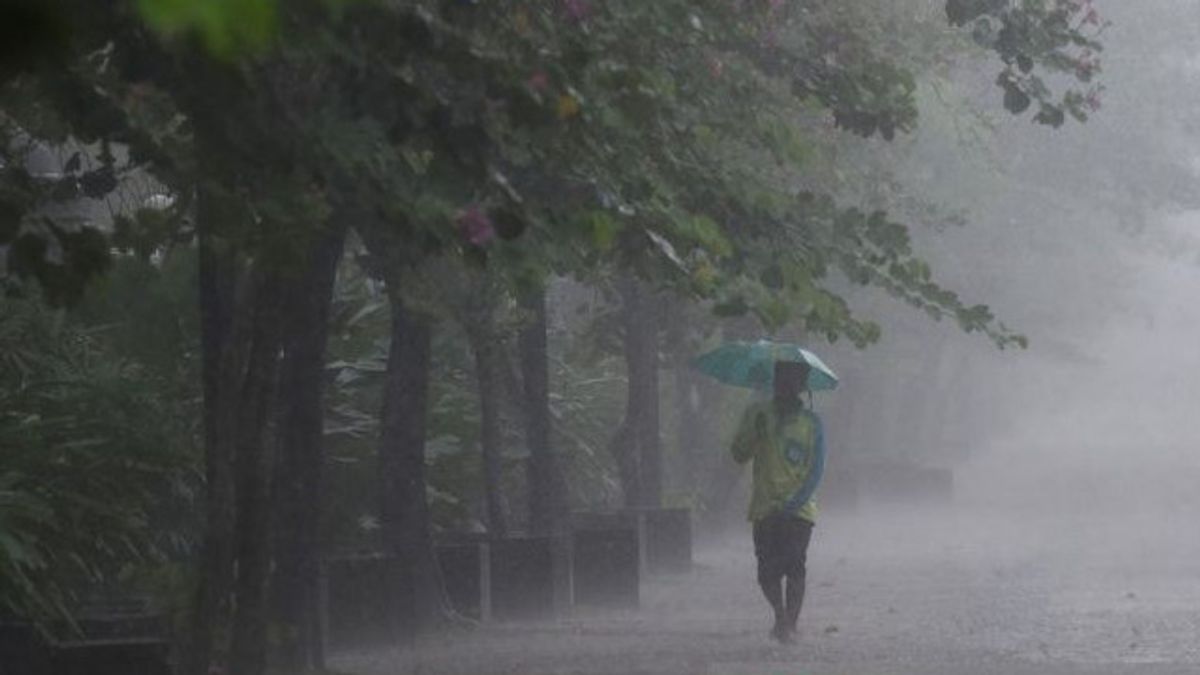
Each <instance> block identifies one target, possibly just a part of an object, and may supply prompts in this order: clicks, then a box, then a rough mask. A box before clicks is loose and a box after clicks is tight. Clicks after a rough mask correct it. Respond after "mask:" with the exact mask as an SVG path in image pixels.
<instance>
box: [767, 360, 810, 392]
mask: <svg viewBox="0 0 1200 675" xmlns="http://www.w3.org/2000/svg"><path fill="white" fill-rule="evenodd" d="M808 371H809V366H808V364H807V363H796V362H794V361H776V362H775V400H776V401H798V400H800V394H801V393H803V392H804V390H806V389H808Z"/></svg>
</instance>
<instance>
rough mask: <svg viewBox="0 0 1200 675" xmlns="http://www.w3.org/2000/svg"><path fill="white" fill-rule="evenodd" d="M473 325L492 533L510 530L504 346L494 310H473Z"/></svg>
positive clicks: (486, 498)
mask: <svg viewBox="0 0 1200 675" xmlns="http://www.w3.org/2000/svg"><path fill="white" fill-rule="evenodd" d="M473 319H474V320H475V321H474V324H475V325H474V326H471V327H468V330H467V333H468V335H470V336H471V338H470V339H471V350H472V351H473V352H475V377H476V381H477V383H478V387H479V412H480V416H479V419H480V430H479V431H480V435H479V441H480V447H481V449H482V451H483V494H484V503H485V504H486V507H487V529H488V533H489V534H490V535H492V536H496V537H502V536H504V535H505V534H506V533H507V532H508V521H507V518H506V517H505V515H504V503H503V500H502V499H501V497H502V494H503V486H502V485H501V483H502V477H503V464H502V457H501V453H502V451H503V439H502V438H501V436H502V434H501V428H500V388H501V384H502V380H501V377H502V376H501V374H500V368H499V367H500V358H499V357H500V354H499V350H500V349H501V346H500V344H499V339H498V337H497V335H496V330H495V325H494V319H493V315H492V310H491V309H490V308H488V307H481V308H479V310H478V311H476V312H473Z"/></svg>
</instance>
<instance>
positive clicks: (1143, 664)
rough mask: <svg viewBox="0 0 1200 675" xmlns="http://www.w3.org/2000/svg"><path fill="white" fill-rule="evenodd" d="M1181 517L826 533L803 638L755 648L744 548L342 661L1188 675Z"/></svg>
mask: <svg viewBox="0 0 1200 675" xmlns="http://www.w3.org/2000/svg"><path fill="white" fill-rule="evenodd" d="M1187 520H1188V519H1185V518H1177V519H1171V518H1166V517H1162V516H1156V515H1143V516H1122V517H1121V518H1119V519H1118V518H1114V517H1103V516H1097V515H1081V516H1064V515H1053V514H1052V515H1050V516H1044V515H1043V517H1039V518H1038V519H1037V520H1036V522H1037V525H1036V527H1034V526H1031V525H1030V524H1029V523H1031V522H1035V521H1033V520H1032V519H1030V518H1024V519H1023V518H1014V517H1011V516H1005V517H998V516H989V515H987V514H981V513H974V514H970V515H963V514H956V515H931V514H930V513H923V512H919V511H913V512H897V511H895V510H878V511H876V512H872V513H869V514H868V513H863V514H859V515H857V516H841V517H837V516H829V517H825V518H823V519H822V521H821V523H820V524H819V526H818V529H817V531H816V533H815V535H814V539H813V545H812V549H811V553H810V563H809V594H808V601H807V604H806V606H805V611H804V614H803V616H802V617H801V633H802V635H801V639H800V641H799V643H798V644H797V645H795V646H790V647H782V646H779V645H776V644H774V643H772V642H771V641H770V640H768V639H767V629H768V627H769V622H768V612H767V610H766V605H765V603H764V602H763V601H762V600H761V599H760V597H759V595H758V591H757V587H756V585H755V583H754V579H753V574H754V573H753V556H752V553H751V548H750V542H749V537H748V535H739V536H736V537H733V538H731V540H730V541H728V542H726V543H724V544H723V545H722V546H720V547H713V546H708V547H702V548H701V549H700V550H698V551H697V555H696V560H697V565H696V569H695V571H694V572H693V573H691V574H687V575H680V576H674V577H661V578H655V579H651V580H648V581H647V582H646V583H645V584H644V585H643V593H642V608H641V609H640V610H639V611H636V612H632V611H630V612H595V613H578V614H575V615H573V616H571V617H568V618H565V619H563V620H560V621H557V622H541V623H498V624H489V625H485V626H482V627H479V628H475V629H472V630H462V631H457V632H455V633H453V634H451V635H443V636H439V637H436V638H431V639H428V640H425V641H422V642H421V643H420V644H418V645H412V646H409V647H406V648H403V649H396V650H391V651H376V652H371V653H361V654H353V655H343V656H341V657H339V659H337V661H336V663H335V666H336V667H337V668H338V670H340V671H345V672H350V673H355V674H356V675H385V674H386V675H391V674H399V673H421V674H431V675H432V674H441V673H505V674H509V673H511V674H513V675H516V674H541V673H546V674H549V673H562V674H578V675H585V674H586V675H592V674H596V675H599V674H601V673H633V674H647V675H649V674H652V673H653V674H655V675H659V674H661V675H667V674H671V675H674V674H685V673H686V674H693V673H694V674H698V675H708V674H712V675H716V674H727V675H743V674H746V675H749V674H755V675H760V674H761V675H784V674H789V675H790V674H796V675H800V674H807V675H959V674H962V675H968V674H969V675H1035V674H1037V675H1127V674H1129V675H1132V674H1134V673H1137V674H1145V675H1175V674H1179V675H1183V674H1184V673H1187V674H1188V675H1195V674H1197V673H1200V542H1198V541H1197V537H1198V535H1197V532H1200V528H1197V527H1196V526H1195V524H1194V523H1189V522H1187Z"/></svg>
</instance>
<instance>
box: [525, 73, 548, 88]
mask: <svg viewBox="0 0 1200 675" xmlns="http://www.w3.org/2000/svg"><path fill="white" fill-rule="evenodd" d="M526 84H528V85H529V88H530V89H532V90H534V91H537V92H542V91H545V90H546V88H547V87H549V86H550V76H549V75H547V74H546V73H545V72H543V71H541V70H539V71H537V72H536V73H534V74H533V75H530V76H529V80H527V81H526Z"/></svg>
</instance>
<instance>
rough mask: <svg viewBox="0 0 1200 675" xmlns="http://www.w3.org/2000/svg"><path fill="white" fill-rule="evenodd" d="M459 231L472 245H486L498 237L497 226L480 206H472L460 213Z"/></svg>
mask: <svg viewBox="0 0 1200 675" xmlns="http://www.w3.org/2000/svg"><path fill="white" fill-rule="evenodd" d="M458 233H459V235H460V236H461V237H462V238H463V239H465V240H466V241H467V243H469V244H471V245H472V246H484V245H485V244H487V243H488V242H490V241H491V240H493V239H495V238H496V227H495V226H494V225H493V224H492V219H491V218H489V217H488V215H487V214H486V213H484V212H483V211H482V210H481V209H480V208H479V207H478V206H470V207H468V208H467V209H465V210H463V211H461V212H459V214H458Z"/></svg>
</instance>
